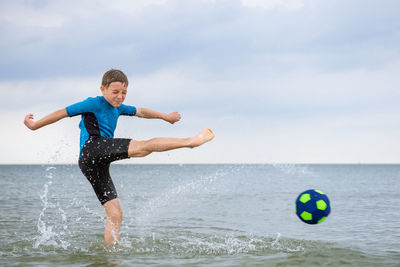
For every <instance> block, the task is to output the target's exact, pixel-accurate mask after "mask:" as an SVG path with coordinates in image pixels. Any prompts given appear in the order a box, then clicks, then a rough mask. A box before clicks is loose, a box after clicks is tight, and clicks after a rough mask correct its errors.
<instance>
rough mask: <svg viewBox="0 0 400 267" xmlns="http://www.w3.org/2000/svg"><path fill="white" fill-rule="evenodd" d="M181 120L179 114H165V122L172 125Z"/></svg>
mask: <svg viewBox="0 0 400 267" xmlns="http://www.w3.org/2000/svg"><path fill="white" fill-rule="evenodd" d="M180 119H181V114H179V113H178V112H172V113H169V114H167V116H166V118H165V120H166V121H168V122H169V123H171V124H174V123H175V122H177V121H180Z"/></svg>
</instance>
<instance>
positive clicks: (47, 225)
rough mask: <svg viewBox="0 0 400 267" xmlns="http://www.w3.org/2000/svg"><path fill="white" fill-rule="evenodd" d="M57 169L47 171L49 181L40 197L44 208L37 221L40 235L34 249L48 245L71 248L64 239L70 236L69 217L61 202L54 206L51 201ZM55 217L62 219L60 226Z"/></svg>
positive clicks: (51, 168)
mask: <svg viewBox="0 0 400 267" xmlns="http://www.w3.org/2000/svg"><path fill="white" fill-rule="evenodd" d="M55 169H56V167H48V168H47V169H46V178H47V181H46V183H45V184H44V185H43V192H42V194H40V195H39V197H40V200H41V201H42V206H43V208H42V211H41V212H40V214H39V218H38V221H37V232H38V234H39V235H38V236H36V238H35V242H34V245H33V247H34V248H39V246H41V245H46V246H54V247H62V248H63V249H67V248H68V247H69V246H70V243H69V242H67V241H65V240H63V238H62V237H63V236H64V235H66V234H70V232H69V231H68V224H67V215H66V213H65V211H64V209H62V208H61V206H60V203H59V202H57V203H56V204H54V203H53V202H51V200H50V199H49V190H50V187H51V185H52V184H53V178H54V174H53V170H55ZM54 215H55V216H57V217H59V218H61V223H60V224H59V225H57V224H55V220H53V218H52V216H54Z"/></svg>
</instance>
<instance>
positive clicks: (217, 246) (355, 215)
mask: <svg viewBox="0 0 400 267" xmlns="http://www.w3.org/2000/svg"><path fill="white" fill-rule="evenodd" d="M111 175H112V177H113V180H114V184H115V186H116V188H117V191H118V195H119V198H120V200H121V205H122V209H123V212H124V213H123V225H122V229H121V241H120V243H119V244H117V245H113V246H105V245H104V244H103V232H104V222H105V219H106V218H105V212H104V210H103V208H102V207H101V205H100V203H99V202H98V200H97V198H96V196H95V194H94V192H93V190H92V188H91V185H90V184H89V182H88V181H87V180H86V178H85V177H84V176H83V175H82V174H81V173H80V171H79V168H78V166H77V165H13V166H6V165H3V166H0V196H1V197H0V265H1V266H146V265H156V266H157V265H158V266H324V265H328V266H400V210H399V204H400V165H294V164H270V165H268V164H267V165H217V164H216V165H118V164H114V165H112V166H111ZM311 188H316V189H319V190H321V191H323V192H325V193H326V194H327V195H328V197H329V198H330V201H331V206H332V211H331V214H330V215H329V217H328V218H327V219H326V220H325V221H324V222H323V223H321V224H318V225H307V224H305V223H303V222H301V221H300V220H299V219H298V218H297V217H296V215H295V210H294V202H295V199H296V198H297V196H298V195H299V193H301V192H302V191H304V190H306V189H311Z"/></svg>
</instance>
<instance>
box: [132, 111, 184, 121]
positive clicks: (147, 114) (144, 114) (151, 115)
mask: <svg viewBox="0 0 400 267" xmlns="http://www.w3.org/2000/svg"><path fill="white" fill-rule="evenodd" d="M136 116H137V117H140V118H145V119H162V120H165V121H167V122H169V123H171V124H174V123H175V122H177V121H180V119H181V114H179V113H178V112H171V113H161V112H158V111H155V110H151V109H148V108H137V109H136Z"/></svg>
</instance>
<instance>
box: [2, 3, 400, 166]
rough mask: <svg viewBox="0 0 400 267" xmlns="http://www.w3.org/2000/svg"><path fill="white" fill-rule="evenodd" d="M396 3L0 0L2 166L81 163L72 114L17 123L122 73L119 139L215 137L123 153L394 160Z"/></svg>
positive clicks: (399, 90) (244, 159)
mask: <svg viewBox="0 0 400 267" xmlns="http://www.w3.org/2000/svg"><path fill="white" fill-rule="evenodd" d="M399 14H400V2H399V1H397V0H393V1H391V0H381V1H375V0H352V1H348V0H335V1H320V0H181V1H179V0H132V1H130V0H115V1H106V0H104V1H103V0H99V1H92V0H79V1H75V0H71V1H45V0H36V1H34V0H30V1H29V0H25V1H18V0H17V1H11V0H10V1H7V0H2V1H0V47H1V49H0V58H1V60H0V91H1V95H2V97H1V98H0V119H1V122H2V127H1V128H2V130H1V132H0V134H1V138H0V148H1V153H0V164H46V163H48V164H55V163H76V162H77V158H78V152H79V128H78V124H79V121H80V118H79V117H73V118H65V119H63V120H61V121H59V122H57V123H56V124H52V125H49V126H47V127H44V128H42V129H39V130H37V131H30V130H28V129H27V128H26V127H25V126H24V125H23V119H24V117H25V115H26V114H29V113H33V114H34V115H35V118H36V119H39V118H41V117H43V116H45V115H47V114H49V113H51V112H54V111H56V110H58V109H61V108H64V107H66V106H68V105H70V104H73V103H75V102H78V101H81V100H83V99H86V98H87V97H89V96H97V95H100V94H101V92H100V89H99V87H100V83H101V77H102V75H103V73H104V72H105V71H107V70H109V69H111V68H117V69H121V70H123V71H124V72H125V73H126V74H127V76H128V78H129V82H130V84H129V87H128V96H127V98H126V100H125V104H129V105H133V106H136V107H146V108H150V109H153V110H157V111H160V112H166V113H169V112H173V111H178V112H180V114H181V115H182V120H181V121H180V122H178V123H176V124H174V125H170V124H169V123H166V122H164V121H161V120H146V119H140V118H137V117H120V119H119V121H118V127H117V130H116V132H115V137H123V138H133V139H136V140H146V139H150V138H153V137H162V136H166V137H187V136H193V135H196V134H197V133H198V132H200V130H201V129H203V128H204V127H209V128H211V129H212V130H213V131H214V132H215V134H216V137H215V139H214V140H213V141H212V142H210V143H207V144H205V145H204V146H202V147H199V148H196V149H180V150H175V151H170V152H164V153H153V154H151V155H150V156H148V157H145V158H140V159H129V160H124V161H122V162H123V163H182V164H185V163H272V164H284V163H400V105H399V99H400V75H398V73H399V69H400V19H399Z"/></svg>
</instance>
